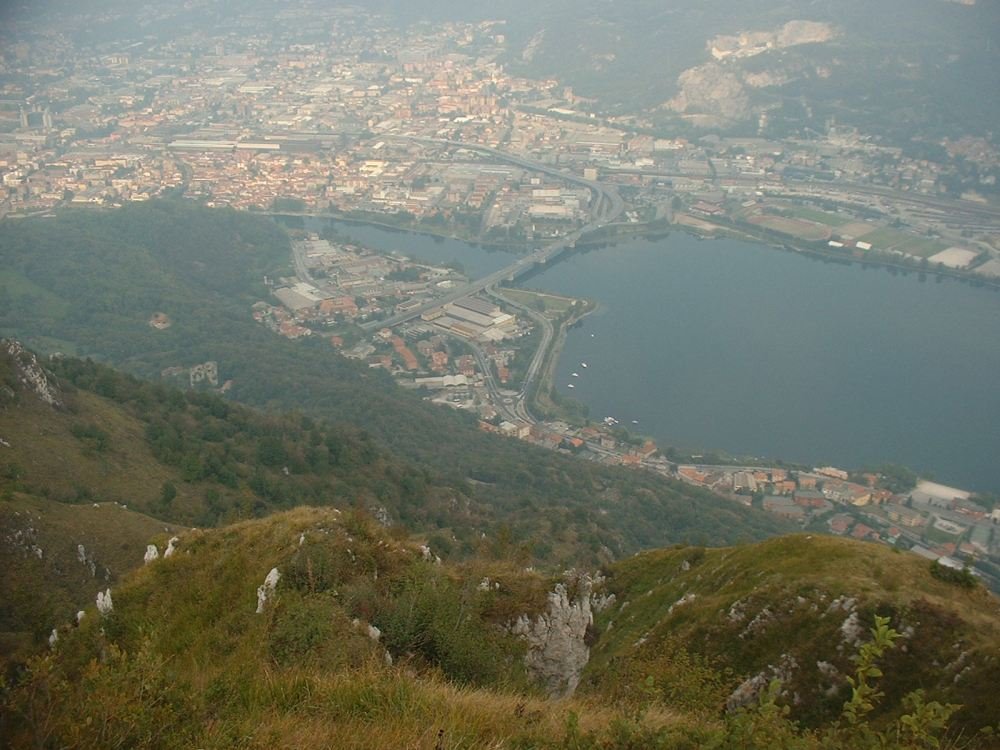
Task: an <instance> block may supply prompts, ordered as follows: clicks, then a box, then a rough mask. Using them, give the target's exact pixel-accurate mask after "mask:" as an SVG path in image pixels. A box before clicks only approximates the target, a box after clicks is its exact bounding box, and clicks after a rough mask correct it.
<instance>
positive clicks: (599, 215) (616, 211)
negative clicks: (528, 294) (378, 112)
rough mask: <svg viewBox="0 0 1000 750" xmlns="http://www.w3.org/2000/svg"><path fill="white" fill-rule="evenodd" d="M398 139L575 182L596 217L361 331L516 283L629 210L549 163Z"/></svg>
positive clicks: (609, 191) (608, 191) (606, 190)
mask: <svg viewBox="0 0 1000 750" xmlns="http://www.w3.org/2000/svg"><path fill="white" fill-rule="evenodd" d="M391 138H394V139H403V140H408V141H413V142H416V143H427V144H436V145H442V146H452V147H456V148H464V149H466V150H468V151H477V152H480V153H485V154H489V155H491V156H493V157H495V158H496V159H498V160H499V161H505V162H508V163H510V164H515V165H517V166H521V167H524V168H525V169H531V170H533V171H536V172H542V173H544V174H549V175H553V176H555V177H559V178H560V179H562V180H566V181H567V182H571V183H574V184H577V185H583V186H585V187H587V188H588V189H590V190H591V191H592V192H593V193H594V205H593V209H592V218H591V221H590V223H588V224H587V225H586V226H584V227H582V228H581V229H578V230H576V231H574V232H572V233H571V234H568V235H566V236H565V237H561V238H560V239H558V240H555V241H554V242H551V243H549V244H547V245H545V246H543V247H540V248H538V249H537V250H535V251H534V252H533V253H531V254H529V255H525V256H522V257H521V258H519V259H518V260H516V261H514V262H513V263H511V264H510V265H509V266H506V267H504V268H501V269H500V270H499V271H494V272H493V273H491V274H490V275H488V276H484V277H483V278H481V279H477V280H476V281H472V282H470V283H469V284H466V285H464V286H461V287H458V288H456V289H454V290H452V291H451V292H449V293H448V294H446V295H444V296H442V297H438V298H436V299H433V300H428V301H427V302H425V303H424V304H422V305H419V306H418V307H415V308H412V309H410V310H407V311H406V312H405V313H397V314H396V315H393V316H391V317H389V318H385V319H384V320H373V321H369V322H367V323H363V324H362V325H361V328H362V329H363V330H366V331H374V330H376V329H379V328H392V327H393V326H395V325H398V324H399V323H403V322H405V321H407V320H412V319H413V318H416V317H418V316H419V315H421V314H422V313H425V312H427V311H428V310H432V309H434V308H436V307H441V306H442V305H446V304H448V303H449V302H455V301H456V300H459V299H461V298H462V297H467V296H468V295H470V294H476V293H477V292H481V291H483V290H484V289H486V288H488V287H492V286H495V285H496V284H499V283H501V282H503V281H513V280H514V279H517V278H519V277H520V276H523V275H524V274H526V273H528V272H529V271H531V270H532V269H534V268H535V267H537V266H539V265H544V264H546V263H548V262H549V261H550V260H552V259H553V258H555V257H556V256H558V255H559V254H560V253H562V252H563V251H564V250H566V248H569V247H573V246H574V245H575V244H576V242H577V240H579V239H580V238H581V237H582V236H583V235H585V234H588V233H589V232H593V231H594V230H595V229H598V228H600V227H603V226H605V225H606V224H609V223H611V222H613V221H614V220H615V219H617V218H618V217H619V216H620V215H621V214H622V212H623V211H624V210H625V203H624V201H623V200H622V198H621V196H620V195H618V192H617V191H616V190H614V189H613V188H610V187H608V186H607V185H604V184H602V183H600V182H596V181H594V180H585V179H584V178H582V177H578V176H576V175H574V174H568V173H566V172H563V171H561V170H559V169H556V168H555V167H552V166H549V165H548V164H542V163H540V162H534V161H529V160H527V159H522V158H520V157H518V156H512V155H510V154H505V153H504V152H503V151H498V150H497V149H494V148H489V147H487V146H477V145H475V144H470V143H463V142H461V141H446V140H440V139H436V138H418V137H416V136H391Z"/></svg>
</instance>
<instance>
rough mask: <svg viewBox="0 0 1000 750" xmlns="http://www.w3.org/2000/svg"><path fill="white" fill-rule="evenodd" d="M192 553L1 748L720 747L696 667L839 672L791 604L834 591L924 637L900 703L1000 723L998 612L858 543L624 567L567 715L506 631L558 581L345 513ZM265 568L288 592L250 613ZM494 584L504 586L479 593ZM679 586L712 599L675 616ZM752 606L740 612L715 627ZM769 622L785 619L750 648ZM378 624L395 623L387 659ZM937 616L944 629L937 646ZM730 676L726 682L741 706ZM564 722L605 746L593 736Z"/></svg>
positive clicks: (65, 664)
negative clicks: (943, 707)
mask: <svg viewBox="0 0 1000 750" xmlns="http://www.w3.org/2000/svg"><path fill="white" fill-rule="evenodd" d="M178 549H179V551H178V553H177V554H176V555H175V556H173V557H172V558H170V559H169V560H160V561H158V562H156V563H154V564H152V565H149V566H146V567H143V568H141V569H139V570H138V571H136V573H135V574H133V575H132V576H130V577H129V579H128V580H127V581H125V582H123V583H121V584H120V585H119V586H118V587H117V588H116V589H115V590H114V601H115V610H114V612H113V613H112V614H111V615H110V616H109V617H107V618H103V619H102V618H100V617H99V616H98V615H97V613H96V612H94V611H93V608H91V609H90V611H89V613H88V616H87V617H86V618H85V619H84V622H83V625H82V626H81V627H78V628H67V629H66V630H64V631H63V634H62V638H61V641H60V644H59V647H58V648H57V649H56V650H55V652H54V654H53V655H51V656H48V657H45V658H42V659H40V660H37V661H35V662H34V663H33V664H32V671H31V672H30V673H29V675H28V676H27V678H26V682H24V683H23V684H22V686H21V687H20V688H18V689H17V690H15V691H13V692H10V693H8V695H7V696H6V700H7V706H6V709H7V710H6V711H3V712H0V722H2V723H0V732H6V733H7V735H6V736H8V737H11V738H13V742H14V743H15V745H26V744H27V743H29V742H30V741H34V740H37V739H38V738H39V736H42V737H45V738H46V739H47V741H48V742H49V743H50V744H61V745H70V746H74V747H108V746H112V745H115V744H119V745H122V746H157V747H195V746H197V747H235V746H239V747H253V748H256V747H301V748H308V747H317V748H319V747H359V748H360V747H414V748H428V750H429V749H430V748H441V747H444V748H478V747H482V748H485V747H491V748H505V747H510V748H529V747H530V748H598V747H605V748H626V747H629V748H639V747H652V746H654V744H652V743H653V740H654V739H655V740H656V741H657V744H655V746H656V747H663V748H681V747H701V746H706V743H707V742H709V741H712V740H714V741H718V740H719V736H718V735H715V734H714V733H715V732H716V731H717V730H719V728H720V727H721V726H722V721H721V719H720V715H719V708H720V707H719V706H718V705H715V706H713V707H711V708H707V707H706V706H705V705H703V704H701V703H700V702H699V701H700V700H701V699H703V698H704V696H705V695H706V694H709V693H712V691H713V690H714V688H715V683H713V682H712V681H711V679H708V678H707V674H708V669H707V668H706V664H708V661H707V660H699V658H698V657H697V655H698V654H707V653H708V652H709V651H710V650H712V649H714V657H713V659H714V664H715V666H720V663H719V662H720V660H722V659H726V660H728V661H729V662H730V664H731V665H733V666H734V669H735V672H740V671H742V670H753V669H756V668H758V666H759V665H760V664H762V663H766V662H768V661H774V657H773V656H769V655H768V653H769V650H771V651H770V652H772V653H775V652H774V649H780V651H781V652H790V653H794V654H795V655H796V657H797V659H798V663H799V664H801V665H808V664H809V663H810V660H813V659H818V658H828V659H830V660H831V661H832V662H833V663H835V664H836V665H837V666H838V667H840V668H848V667H849V666H850V663H849V655H850V653H852V652H853V651H855V650H856V647H853V646H852V647H851V648H849V649H845V650H844V651H843V652H842V653H841V652H838V651H837V649H836V644H837V643H838V642H839V635H838V632H839V627H840V624H841V622H842V621H843V619H844V613H843V612H842V611H840V612H837V613H835V614H832V615H824V610H823V609H822V608H820V609H818V610H817V611H813V610H812V609H811V607H809V606H808V605H805V606H802V605H801V604H798V603H796V602H797V600H796V599H795V597H796V596H802V597H803V598H804V599H806V600H807V601H823V602H829V601H831V597H834V595H835V594H838V593H841V592H843V593H850V594H851V595H853V596H857V597H858V600H859V602H860V606H859V612H860V613H862V616H863V618H864V617H867V616H868V614H869V613H870V611H873V610H872V609H870V608H872V607H875V606H876V605H875V603H876V602H879V603H880V605H879V607H880V608H881V609H882V610H884V611H888V612H890V613H891V614H892V615H893V616H894V618H895V619H896V623H895V624H896V625H897V627H900V628H903V627H906V626H912V627H913V629H914V630H913V632H912V634H911V635H910V636H909V637H908V638H907V639H906V640H905V646H906V648H903V647H898V648H897V649H896V650H895V651H894V652H892V653H891V654H890V655H889V656H888V657H887V658H886V659H885V660H883V666H884V667H885V671H886V677H885V679H884V680H883V681H882V683H881V684H882V686H883V687H884V688H885V690H886V693H887V698H886V702H887V703H888V704H889V705H890V706H892V707H895V706H896V704H897V703H898V697H899V693H900V692H901V691H903V690H904V689H905V690H910V689H912V688H914V687H917V686H922V687H926V688H928V689H929V692H930V697H937V698H946V699H952V700H954V699H956V698H957V699H959V700H964V701H966V702H967V703H968V705H969V706H970V708H971V709H973V710H974V713H971V714H970V713H968V711H967V713H966V715H965V717H964V719H963V721H964V726H970V725H974V724H975V722H977V721H978V722H980V724H985V723H987V721H990V720H992V721H995V719H996V717H995V715H994V714H995V712H994V714H990V711H991V710H992V708H993V706H992V703H991V702H990V697H991V694H990V691H989V689H988V686H989V685H991V684H992V683H991V682H990V680H995V678H996V655H997V650H996V646H997V640H998V632H997V631H998V624H997V623H998V618H997V602H996V600H995V599H994V598H992V597H990V596H989V595H987V594H985V593H983V592H981V591H980V592H972V593H967V592H964V591H956V590H954V589H952V588H950V587H948V586H946V585H944V584H941V583H940V582H937V581H934V580H932V579H929V577H928V576H927V575H926V574H925V568H924V567H923V563H922V561H920V560H918V559H915V558H914V559H910V558H907V557H902V556H897V555H893V554H892V553H890V552H884V551H883V550H882V549H881V548H878V547H873V546H870V545H863V544H861V543H854V542H849V541H845V540H834V539H820V538H808V537H805V536H795V537H787V538H783V539H779V540H774V541H771V542H767V543H764V544H760V545H752V546H746V547H738V548H729V549H722V550H709V551H704V550H699V549H696V548H685V549H675V550H664V551H658V552H651V553H647V554H643V555H639V556H636V557H634V558H632V559H630V560H628V561H624V562H622V563H620V564H619V565H618V566H616V568H615V569H614V570H612V571H611V577H610V578H609V580H608V582H607V584H606V588H607V589H610V590H612V591H613V592H614V593H615V594H616V596H617V597H618V601H617V604H616V605H614V606H612V607H611V608H610V609H608V610H607V612H606V614H605V615H603V616H602V617H601V619H600V621H599V623H598V631H599V632H597V633H595V636H594V637H595V642H594V646H593V651H592V654H593V659H592V663H591V666H590V667H589V668H588V674H587V681H586V683H585V687H584V689H583V690H582V691H579V692H578V696H577V697H575V698H573V699H570V700H566V701H559V702H551V701H545V700H543V699H541V698H540V696H539V694H538V692H537V689H536V688H534V687H532V686H531V685H530V684H529V683H527V682H526V681H525V678H524V675H523V673H522V671H521V667H520V656H521V654H522V653H523V650H522V649H523V646H522V645H521V644H520V643H519V642H518V641H517V640H516V639H513V638H511V637H510V636H507V635H506V634H505V632H504V631H503V629H501V628H499V627H498V626H499V625H503V624H504V623H507V622H510V621H511V620H512V619H513V618H514V617H516V615H517V614H519V613H521V612H525V613H529V614H531V613H537V612H539V611H540V609H541V608H542V606H543V605H544V599H545V591H546V590H547V589H548V587H549V586H551V584H552V581H551V580H550V579H547V578H545V577H543V576H540V575H538V574H535V573H531V572H526V571H524V570H523V569H519V568H517V567H515V566H512V565H508V564H502V563H481V562H472V563H467V564H465V565H462V566H449V565H436V564H434V563H432V562H427V561H426V560H424V559H423V555H422V553H421V551H420V549H419V548H418V547H417V546H416V545H414V544H412V543H407V542H401V541H398V540H396V539H394V538H392V536H390V535H389V534H388V533H387V532H386V530H385V529H382V528H381V527H378V526H377V525H374V524H372V523H371V522H370V521H369V520H366V519H364V518H363V517H361V516H356V515H352V514H350V513H340V512H338V511H336V510H332V509H312V508H299V509H296V510H294V511H289V512H286V513H282V514H277V515H274V516H271V517H269V518H268V519H264V520H258V521H250V522H244V523H241V524H238V525H235V526H230V527H226V528H223V529H216V530H210V531H190V532H186V533H184V534H182V536H181V541H180V544H179V548H178ZM685 561H687V562H688V563H689V570H686V571H685V570H683V567H682V566H683V563H684V562H685ZM890 564H891V565H890ZM272 567H277V568H278V569H279V571H280V572H281V573H282V577H281V579H280V581H279V582H278V585H277V588H276V592H275V594H274V595H273V596H272V597H271V599H270V600H269V602H268V603H267V605H266V607H265V610H264V612H263V613H261V614H256V613H255V607H256V604H257V596H256V591H257V587H258V586H259V585H260V584H261V582H262V581H263V579H264V576H265V575H266V573H267V571H268V570H270V569H271V568H272ZM879 568H881V572H879ZM485 575H489V576H490V577H491V578H492V579H493V580H495V581H499V583H500V589H499V591H493V590H488V591H483V590H480V588H479V586H478V582H479V581H480V580H481V579H482V577H483V576H485ZM647 592H650V593H647ZM682 593H696V594H697V596H696V598H695V599H694V600H692V601H690V602H689V603H687V604H684V605H679V606H677V607H675V608H674V611H673V612H672V613H671V614H667V611H666V610H667V609H668V607H669V605H670V604H671V603H673V602H676V600H677V598H679V596H680V595H681V594H682ZM820 593H822V594H824V595H825V598H823V597H819V594H820ZM737 600H740V601H743V602H745V608H746V616H745V617H744V618H743V620H742V621H741V622H739V623H729V624H726V623H721V624H720V617H721V618H722V619H724V620H725V619H726V613H727V612H728V610H729V608H730V607H731V606H732V604H733V603H734V602H735V601H737ZM625 602H627V603H628V604H627V606H624V607H623V606H622V604H623V603H625ZM920 602H926V603H925V604H921V605H920V606H919V607H918V606H917V605H918V603H920ZM765 605H766V606H769V607H770V609H771V610H772V611H773V612H774V613H775V615H774V619H773V620H771V621H770V622H769V623H768V624H767V625H766V626H765V627H762V628H760V629H758V630H757V631H754V632H753V633H752V634H751V636H749V637H743V638H741V637H740V635H739V634H740V632H741V631H743V630H746V629H747V624H748V621H749V620H751V619H752V618H753V617H755V616H756V613H757V612H758V611H759V608H760V607H761V606H765ZM355 618H357V620H358V622H357V623H354V622H353V621H354V619H355ZM610 620H614V623H615V624H614V626H613V627H612V626H611V625H610V624H609V622H610ZM727 622H728V621H727ZM368 623H374V624H375V625H377V626H378V627H379V628H380V630H381V636H380V640H379V641H378V642H376V641H374V640H372V639H371V638H370V637H369V635H368V633H367V626H368ZM942 623H943V624H945V625H947V631H946V633H945V632H941V631H938V632H935V631H934V629H935V628H940V627H941V625H942ZM944 635H947V638H943V637H942V636H944ZM643 636H645V638H646V641H645V643H644V645H643V646H641V647H640V646H636V645H635V644H636V642H637V641H638V640H639V639H641V638H642V637H643ZM959 640H960V641H962V648H963V649H964V650H966V651H968V652H969V653H968V655H967V656H966V657H965V661H964V665H965V666H968V667H969V669H968V670H967V671H966V672H965V673H964V674H963V677H962V678H961V679H960V680H959V681H958V686H957V688H955V689H954V690H950V691H943V690H940V689H939V688H940V686H941V685H942V684H943V683H945V682H948V683H950V682H951V681H952V674H953V672H954V671H955V670H954V669H950V668H948V667H946V666H944V665H943V664H941V663H938V664H933V662H932V660H934V659H938V660H941V659H944V658H947V659H948V660H949V661H951V662H954V661H955V659H956V657H957V652H955V651H954V650H953V649H952V644H953V643H954V642H956V641H959ZM925 641H926V643H923V642H925ZM386 648H388V650H389V651H390V652H391V653H392V656H393V657H394V663H393V664H392V665H389V664H387V663H386V661H385V658H384V655H385V649H386ZM930 648H935V649H938V652H937V653H932V652H931V651H930V650H928V649H930ZM831 651H832V652H833V653H828V652H831ZM990 658H992V659H993V661H992V666H990V662H989V659H990ZM762 660H763V661H762ZM671 662H675V663H674V664H671ZM676 662H680V665H679V666H677V664H676ZM922 662H927V665H923V664H922ZM915 663H916V664H915ZM754 665H758V666H754ZM657 670H660V671H657ZM802 671H803V672H805V671H808V670H806V669H803V670H802ZM735 672H734V674H733V675H724V676H723V678H722V679H721V681H720V684H722V685H723V687H724V688H725V690H726V691H728V690H729V689H730V688H731V684H726V683H732V682H734V681H737V680H738V679H739V676H740V675H739V674H736V673H735ZM665 675H666V676H667V677H669V678H670V680H669V681H667V680H666V679H665ZM928 675H934V676H937V677H938V678H939V679H938V680H937V683H935V684H931V683H932V682H933V681H932V680H929V679H928ZM648 676H652V679H651V680H650V679H647V677H648ZM942 676H943V677H944V678H946V679H942ZM813 678H814V676H813V675H810V676H809V679H810V680H812V679H813ZM796 679H797V678H796ZM788 687H789V688H790V689H791V690H794V691H795V692H797V693H799V694H800V696H801V697H802V698H803V700H804V701H805V704H804V705H812V704H813V702H814V701H816V699H815V698H814V696H812V695H810V694H809V693H808V692H807V691H806V685H805V684H804V683H800V682H797V681H795V680H794V679H793V681H792V682H791V683H790V684H789V685H788ZM634 688H638V693H639V695H636V694H635V692H631V693H630V690H632V689H634ZM977 691H978V693H979V695H977V694H976V693H977ZM841 701H842V695H837V696H836V697H835V698H834V699H832V700H831V702H833V703H838V704H839V703H840V702H841ZM818 703H821V701H819V702H818ZM639 705H642V708H641V709H639V708H637V706H639ZM797 711H798V712H799V713H801V712H802V709H801V708H799V709H797ZM573 716H579V717H580V725H581V727H582V730H583V731H584V732H588V731H591V730H593V731H595V732H596V733H597V734H596V735H595V736H594V737H589V738H587V737H581V736H580V734H579V732H577V731H576V730H574V729H573V728H572V717H573ZM984 717H985V719H984ZM88 718H89V719H90V720H89V721H88V720H87V719H88ZM814 718H816V717H814ZM643 727H646V728H656V729H658V730H660V733H659V734H658V735H656V736H655V738H654V735H652V734H648V733H647V730H646V729H643ZM713 746H719V747H729V746H730V745H728V744H723V745H713ZM741 746H742V745H741ZM747 746H750V745H747ZM752 746H755V747H756V746H761V747H762V746H763V745H752ZM810 746H812V745H810ZM891 746H894V745H891ZM831 747H843V745H831Z"/></svg>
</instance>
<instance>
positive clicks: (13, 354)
mask: <svg viewBox="0 0 1000 750" xmlns="http://www.w3.org/2000/svg"><path fill="white" fill-rule="evenodd" d="M3 350H4V351H5V352H6V353H7V354H8V355H9V356H10V358H11V359H12V360H13V361H14V363H15V371H14V374H15V376H16V377H17V379H18V382H19V383H20V384H21V386H22V387H23V388H24V389H25V390H27V391H29V392H31V393H32V394H34V395H35V396H37V397H38V398H39V399H41V400H42V401H43V402H44V403H46V404H48V405H49V406H52V407H55V408H57V409H61V408H62V406H63V402H62V394H61V393H60V391H59V386H58V385H56V383H55V382H54V381H52V380H49V376H48V374H47V373H46V372H45V370H44V369H43V368H42V366H41V365H40V364H39V363H38V358H37V357H36V356H35V355H34V354H32V353H31V352H29V351H28V350H27V349H25V348H24V347H23V346H22V345H21V342H20V341H11V340H5V341H4V342H3Z"/></svg>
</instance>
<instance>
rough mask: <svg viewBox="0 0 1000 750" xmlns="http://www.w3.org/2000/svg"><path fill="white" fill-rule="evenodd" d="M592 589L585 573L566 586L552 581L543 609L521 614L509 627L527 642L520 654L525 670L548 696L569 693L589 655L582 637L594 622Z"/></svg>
mask: <svg viewBox="0 0 1000 750" xmlns="http://www.w3.org/2000/svg"><path fill="white" fill-rule="evenodd" d="M571 589H573V590H574V591H573V593H572V594H571V593H570V590H571ZM592 590H593V581H592V580H591V579H590V578H589V577H588V576H579V577H577V578H575V580H573V581H571V582H570V584H569V586H567V584H565V583H559V584H556V587H555V590H554V591H552V592H550V593H549V596H548V602H547V606H546V610H545V612H543V613H542V614H540V615H538V616H537V617H534V618H529V617H527V616H526V615H521V617H519V618H518V619H517V621H516V622H515V623H514V624H513V626H512V627H511V632H512V633H514V634H515V635H518V636H521V637H522V638H524V639H525V640H526V641H527V642H528V653H527V654H526V655H525V657H524V663H525V665H526V666H527V667H528V671H529V672H531V674H532V675H533V676H534V677H535V678H536V679H538V680H539V681H540V682H541V683H542V684H543V685H545V689H546V691H547V692H548V693H549V695H550V696H552V697H565V696H569V695H572V694H573V691H574V690H576V686H577V685H578V684H579V683H580V675H581V674H582V673H583V668H584V667H585V666H586V665H587V661H588V660H589V659H590V648H589V647H588V646H587V643H586V640H585V637H586V634H587V628H588V627H589V626H590V625H591V624H592V623H593V622H594V614H593V613H594V609H593V606H592V601H591V598H592Z"/></svg>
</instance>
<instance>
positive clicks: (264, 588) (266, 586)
mask: <svg viewBox="0 0 1000 750" xmlns="http://www.w3.org/2000/svg"><path fill="white" fill-rule="evenodd" d="M279 580H281V573H279V572H278V569H277V568H271V572H270V573H268V574H267V577H266V578H265V579H264V583H262V584H261V585H260V586H258V587H257V614H258V615H259V614H260V613H261V612H263V611H264V606H265V605H266V604H267V600H268V599H270V598H271V597H272V596H273V595H274V590H275V589H276V588H277V586H278V581H279Z"/></svg>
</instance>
